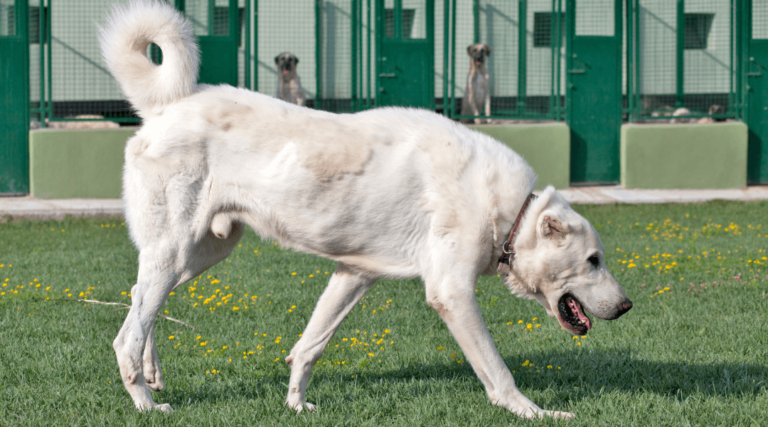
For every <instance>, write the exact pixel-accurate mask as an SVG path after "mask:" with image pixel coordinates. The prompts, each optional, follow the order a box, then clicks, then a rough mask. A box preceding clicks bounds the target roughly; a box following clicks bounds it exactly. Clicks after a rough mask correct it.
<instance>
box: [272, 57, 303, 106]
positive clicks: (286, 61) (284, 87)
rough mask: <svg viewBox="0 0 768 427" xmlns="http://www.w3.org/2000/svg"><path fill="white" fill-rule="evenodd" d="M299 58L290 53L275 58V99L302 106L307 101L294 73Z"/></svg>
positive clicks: (297, 76)
mask: <svg viewBox="0 0 768 427" xmlns="http://www.w3.org/2000/svg"><path fill="white" fill-rule="evenodd" d="M298 64H299V58H297V57H296V55H294V54H292V53H290V52H284V53H281V54H280V55H277V56H276V57H275V65H276V66H277V98H278V99H282V100H283V101H285V102H290V103H291V104H296V105H300V106H302V107H303V106H304V102H305V101H306V99H307V95H306V93H304V89H303V88H302V87H301V79H299V75H298V74H297V73H296V66H297V65H298Z"/></svg>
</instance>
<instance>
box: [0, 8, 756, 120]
mask: <svg viewBox="0 0 768 427" xmlns="http://www.w3.org/2000/svg"><path fill="white" fill-rule="evenodd" d="M377 1H381V3H382V8H381V10H380V11H379V13H380V14H381V15H382V16H379V17H377V16H376V15H377V9H376V4H377ZM747 1H748V0H626V1H625V2H624V4H625V8H624V10H625V11H626V13H625V14H624V15H623V25H621V26H620V27H621V28H625V29H626V30H625V31H624V32H623V34H622V37H623V40H624V42H623V46H624V54H623V57H622V62H623V67H622V68H623V72H622V76H621V79H622V86H623V91H622V102H623V105H624V107H623V114H624V119H625V121H654V120H670V119H671V116H672V114H673V113H676V117H675V119H676V120H683V119H687V120H690V119H698V118H701V117H711V118H713V119H718V120H720V119H726V118H734V119H735V118H740V117H742V116H743V111H742V110H743V108H744V105H743V104H744V93H743V90H744V89H743V88H744V77H743V75H742V74H743V73H742V71H743V70H742V68H743V64H740V62H739V61H740V58H741V59H744V58H743V57H745V54H744V53H743V52H742V51H743V50H744V49H742V48H740V46H742V45H743V44H744V42H743V39H745V38H746V36H739V31H742V30H741V29H740V28H743V26H744V25H743V23H742V24H740V22H741V21H740V20H742V21H745V20H746V19H747V18H744V17H743V16H742V15H744V16H747V17H748V15H749V11H746V8H747ZM760 1H762V0H755V2H754V3H752V2H750V3H749V4H750V5H751V6H753V7H754V8H756V9H755V10H758V12H759V10H760V7H759V5H760V4H762V3H760ZM173 3H174V4H175V5H176V7H178V8H180V9H182V10H183V11H184V12H185V13H186V15H187V16H188V17H189V18H190V20H191V21H192V23H193V27H194V30H195V34H196V35H197V36H199V37H200V38H201V45H202V46H203V47H204V49H203V62H204V64H203V65H204V67H205V64H206V49H205V46H207V45H206V44H205V43H204V41H205V40H203V39H206V38H211V37H213V38H215V37H225V36H226V35H227V34H230V33H229V31H230V29H229V28H230V27H229V25H230V23H233V24H234V25H236V26H237V27H238V28H237V31H236V35H235V36H234V37H233V38H232V39H231V40H232V43H234V44H236V47H234V46H233V47H232V49H233V52H236V54H233V55H232V60H231V61H234V62H235V63H233V64H231V66H232V67H233V70H235V71H234V72H235V73H236V79H234V78H233V79H232V81H231V83H232V84H237V85H239V86H243V87H247V88H251V89H254V90H258V91H261V92H263V93H266V94H270V95H275V94H276V91H277V78H278V77H277V69H276V65H275V61H274V58H275V56H276V55H278V54H279V53H282V52H291V53H294V54H295V55H296V56H297V57H298V58H299V65H298V74H299V76H300V78H301V84H302V87H303V89H304V91H305V93H306V99H307V102H306V105H307V106H309V107H313V108H320V109H325V110H330V111H337V112H353V111H359V110H362V109H365V108H371V107H373V106H375V105H376V99H377V96H379V95H380V93H381V92H382V91H383V90H385V86H386V85H383V83H382V81H383V80H382V75H384V76H385V77H386V75H387V73H384V72H382V70H378V71H377V67H380V66H381V64H382V63H381V62H380V61H381V57H382V55H380V54H379V53H378V52H377V46H378V44H377V42H376V40H377V34H379V32H380V33H381V35H380V36H381V37H383V38H387V37H389V35H388V34H389V33H388V31H394V27H393V25H395V22H399V24H398V25H400V26H401V27H402V28H407V31H409V32H411V33H413V34H407V35H405V37H406V38H408V39H412V38H418V37H420V35H419V34H421V33H419V31H422V32H423V31H426V29H425V28H422V27H420V26H419V24H418V22H417V21H418V19H417V18H418V17H419V16H420V15H419V14H420V13H422V12H421V11H423V10H424V9H425V8H426V7H427V5H428V4H429V5H430V7H432V8H433V10H432V11H431V12H430V13H431V14H432V15H431V16H433V18H434V19H433V21H432V23H431V24H430V25H431V27H430V28H431V30H430V31H432V32H433V34H434V36H433V40H432V42H433V45H434V46H433V47H432V48H431V51H430V54H429V55H431V58H430V59H431V62H430V64H431V65H430V66H431V67H433V69H432V70H429V72H428V74H427V75H428V76H430V78H429V79H425V82H424V84H428V85H429V87H430V88H426V89H425V87H424V86H423V84H422V85H418V84H415V85H413V87H412V88H411V90H412V91H429V92H434V101H433V102H431V103H430V105H431V106H433V108H435V109H437V110H438V111H441V112H443V113H444V114H446V115H448V116H450V117H453V118H456V119H472V118H475V116H463V115H461V100H462V98H463V96H464V91H465V87H466V69H467V67H468V66H469V58H468V56H467V47H468V46H469V45H471V44H472V43H484V44H487V45H489V46H490V47H491V48H492V49H493V52H492V54H491V56H490V57H489V59H488V62H487V69H488V72H489V75H490V88H489V89H490V93H491V116H490V117H488V118H493V119H510V120H564V119H565V118H566V117H565V116H566V114H565V106H566V104H567V103H566V97H567V96H568V95H567V90H566V89H567V78H566V77H567V72H566V66H567V61H566V50H567V49H566V48H567V46H566V45H567V43H568V38H567V34H568V31H569V29H568V25H569V24H568V23H569V22H576V24H575V25H576V27H577V28H574V29H573V31H575V32H574V34H576V33H579V31H586V32H590V31H591V32H592V33H595V34H596V35H599V34H600V31H602V30H600V28H601V26H603V27H605V25H606V22H607V21H606V19H608V20H610V19H611V17H610V16H608V17H607V18H605V17H602V18H601V17H600V15H599V14H597V13H596V12H595V11H594V10H591V9H590V7H591V6H590V5H592V6H594V5H595V4H594V2H588V1H586V0H579V1H576V2H575V3H574V4H575V5H576V8H575V10H576V11H575V12H574V11H571V10H568V7H567V5H568V1H566V0H514V1H513V0H434V1H426V0H283V1H280V2H272V1H263V0H238V1H237V2H236V5H234V4H231V3H230V1H229V0H174V2H173ZM754 5H757V6H754ZM110 6H111V4H110V3H108V2H103V1H101V0H30V7H29V12H28V13H29V33H30V37H29V47H30V48H29V52H30V55H29V58H30V82H31V84H30V112H31V114H32V117H33V120H36V121H38V122H40V123H41V125H42V126H45V125H46V123H50V122H52V121H61V120H110V121H115V122H121V123H135V122H137V121H138V118H137V117H136V116H135V115H134V114H133V113H132V111H131V109H130V106H129V105H128V104H127V102H126V101H125V99H124V97H123V95H122V93H121V92H120V89H119V87H118V85H117V84H116V82H115V81H114V79H113V78H112V77H111V76H110V75H109V73H108V71H107V69H106V67H105V64H104V63H103V60H102V58H101V54H100V51H99V47H98V42H97V34H96V31H97V30H96V25H95V24H96V23H97V22H100V21H101V20H102V19H103V17H104V15H105V14H106V13H107V11H108V9H109V7H110ZM230 6H232V7H233V8H230ZM235 6H236V7H235ZM5 9H6V10H5V12H2V13H6V14H7V13H9V12H8V10H11V9H8V8H5ZM592 9H594V7H593V8H592ZM396 10H397V11H399V12H398V13H401V14H402V15H401V17H400V18H398V19H394V13H395V11H396ZM579 11H582V12H579ZM737 12H738V13H737ZM231 13H234V14H235V15H231ZM573 13H577V14H578V13H584V14H587V15H585V16H582V17H576V18H574V17H572V14H573ZM609 15H610V14H609ZM740 16H742V17H740ZM414 19H417V21H414ZM574 19H575V21H574ZM0 20H2V21H4V24H3V25H7V22H9V21H8V18H7V17H6V18H5V19H2V17H0ZM377 22H380V25H383V26H384V27H386V28H384V27H382V29H381V31H378V30H377V24H376V23H377ZM415 22H416V23H415ZM750 22H751V21H750ZM387 26H390V27H391V28H390V27H387ZM402 28H401V31H402ZM580 28H581V30H580ZM606 28H607V27H606ZM755 28H757V26H755ZM743 31H746V30H743ZM756 31H761V30H759V29H758V30H756ZM233 34H234V33H233ZM213 41H215V40H213V39H211V41H210V42H211V43H213ZM206 43H207V42H206ZM217 43H218V42H217ZM217 46H218V45H217ZM740 49H741V50H740ZM209 50H210V49H209ZM209 56H210V55H209ZM208 62H210V61H208ZM219 65H221V64H219ZM211 67H213V66H212V65H209V70H210V68H211ZM233 75H234V74H233ZM222 79H223V80H224V81H227V80H226V79H225V78H222ZM426 80H430V81H429V82H426ZM385 83H386V82H385ZM479 117H485V116H484V115H483V116H479Z"/></svg>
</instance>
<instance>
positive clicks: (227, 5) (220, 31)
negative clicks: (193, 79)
mask: <svg viewBox="0 0 768 427" xmlns="http://www.w3.org/2000/svg"><path fill="white" fill-rule="evenodd" d="M184 12H185V13H186V15H187V18H189V20H190V21H191V22H192V28H193V31H194V33H195V35H196V36H197V37H198V43H199V45H200V75H199V77H198V82H199V83H207V84H221V83H226V84H229V85H232V86H237V71H238V69H237V66H238V63H237V61H238V55H237V47H238V46H237V44H238V42H239V41H240V38H239V37H238V32H239V30H240V26H241V24H240V23H241V21H242V18H243V16H244V15H243V9H242V8H238V1H237V0H186V1H184Z"/></svg>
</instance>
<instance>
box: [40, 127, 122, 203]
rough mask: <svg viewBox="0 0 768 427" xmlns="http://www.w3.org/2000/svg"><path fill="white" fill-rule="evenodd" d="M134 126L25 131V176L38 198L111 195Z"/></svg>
mask: <svg viewBox="0 0 768 427" xmlns="http://www.w3.org/2000/svg"><path fill="white" fill-rule="evenodd" d="M134 132H135V129H132V128H123V129H105V130H37V131H32V132H30V134H29V159H30V165H29V176H30V178H29V180H30V187H31V192H32V196H34V197H37V198H40V199H71V198H84V199H113V198H119V197H120V195H121V191H122V190H121V189H122V172H123V159H124V155H123V150H124V148H125V143H126V141H127V140H128V138H130V137H131V136H132V135H133V133H134Z"/></svg>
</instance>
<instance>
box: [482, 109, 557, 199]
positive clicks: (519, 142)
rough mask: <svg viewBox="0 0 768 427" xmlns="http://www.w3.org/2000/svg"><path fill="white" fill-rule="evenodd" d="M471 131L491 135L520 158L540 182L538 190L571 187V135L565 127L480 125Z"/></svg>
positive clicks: (537, 185) (547, 125) (554, 124)
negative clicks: (547, 187) (546, 187)
mask: <svg viewBox="0 0 768 427" xmlns="http://www.w3.org/2000/svg"><path fill="white" fill-rule="evenodd" d="M469 127H470V128H471V129H474V130H476V131H479V132H482V133H484V134H487V135H490V136H492V137H493V138H496V139H498V140H499V141H501V142H503V143H504V144H506V145H507V146H508V147H509V148H511V149H513V150H514V151H515V152H517V154H519V155H521V156H522V157H523V158H524V159H525V161H526V162H528V164H529V165H531V167H532V168H533V170H534V172H536V175H538V177H539V180H538V184H536V189H537V190H541V189H542V188H544V187H545V186H547V185H553V186H554V187H555V188H557V189H564V188H568V187H570V185H571V181H570V180H571V132H570V130H569V129H568V126H567V125H566V124H564V123H547V124H533V125H518V124H516V125H479V126H469Z"/></svg>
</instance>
